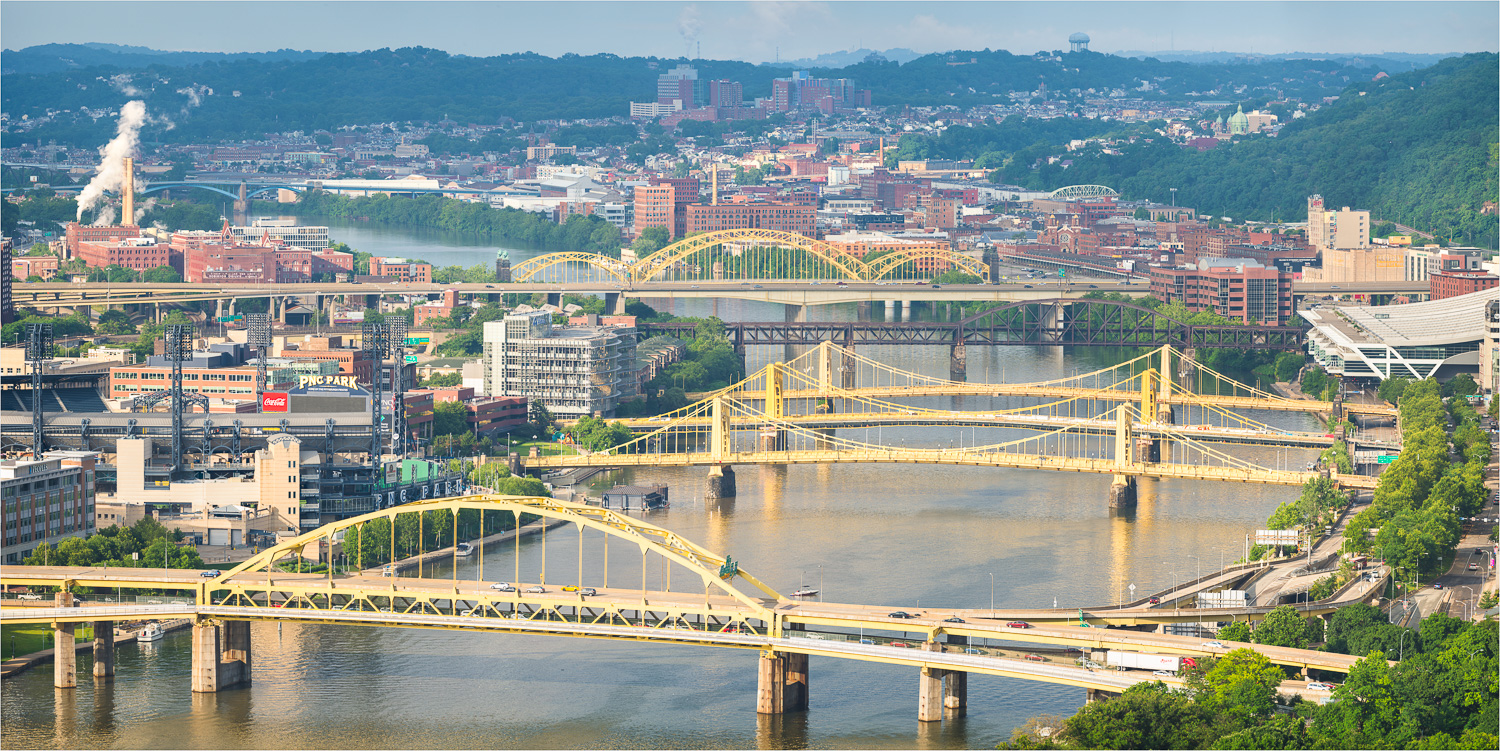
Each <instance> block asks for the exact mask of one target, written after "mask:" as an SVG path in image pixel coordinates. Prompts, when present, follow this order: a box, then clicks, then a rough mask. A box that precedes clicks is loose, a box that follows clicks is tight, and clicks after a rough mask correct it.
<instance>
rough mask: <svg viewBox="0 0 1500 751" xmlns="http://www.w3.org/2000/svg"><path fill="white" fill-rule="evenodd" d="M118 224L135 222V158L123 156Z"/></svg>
mask: <svg viewBox="0 0 1500 751" xmlns="http://www.w3.org/2000/svg"><path fill="white" fill-rule="evenodd" d="M120 224H121V225H122V226H123V225H127V224H135V160H134V159H132V158H131V157H128V156H127V157H125V183H124V184H123V185H122V186H121V187H120Z"/></svg>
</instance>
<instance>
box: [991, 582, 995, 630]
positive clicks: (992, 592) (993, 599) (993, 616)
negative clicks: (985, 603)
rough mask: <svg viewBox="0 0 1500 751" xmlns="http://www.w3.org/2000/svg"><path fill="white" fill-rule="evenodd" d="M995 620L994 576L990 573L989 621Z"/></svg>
mask: <svg viewBox="0 0 1500 751" xmlns="http://www.w3.org/2000/svg"><path fill="white" fill-rule="evenodd" d="M994 618H995V574H994V573H993V572H992V573H990V619H991V620H993V619H994Z"/></svg>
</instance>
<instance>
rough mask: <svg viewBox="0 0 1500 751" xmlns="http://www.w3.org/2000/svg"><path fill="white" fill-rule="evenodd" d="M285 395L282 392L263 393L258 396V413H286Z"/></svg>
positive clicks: (286, 400)
mask: <svg viewBox="0 0 1500 751" xmlns="http://www.w3.org/2000/svg"><path fill="white" fill-rule="evenodd" d="M287 403H288V399H287V395H286V392H284V391H264V392H261V395H260V411H262V412H285V411H287Z"/></svg>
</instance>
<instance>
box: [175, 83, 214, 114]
mask: <svg viewBox="0 0 1500 751" xmlns="http://www.w3.org/2000/svg"><path fill="white" fill-rule="evenodd" d="M177 93H179V94H181V95H183V96H185V97H187V98H188V103H187V106H185V107H183V108H182V111H183V112H184V113H186V112H187V111H188V110H190V109H193V108H195V107H197V106H199V105H201V104H203V97H204V96H205V95H208V94H212V93H214V90H213V89H210V88H209V87H207V86H204V85H203V84H201V83H195V84H193V85H192V86H184V87H182V88H180V89H178V90H177Z"/></svg>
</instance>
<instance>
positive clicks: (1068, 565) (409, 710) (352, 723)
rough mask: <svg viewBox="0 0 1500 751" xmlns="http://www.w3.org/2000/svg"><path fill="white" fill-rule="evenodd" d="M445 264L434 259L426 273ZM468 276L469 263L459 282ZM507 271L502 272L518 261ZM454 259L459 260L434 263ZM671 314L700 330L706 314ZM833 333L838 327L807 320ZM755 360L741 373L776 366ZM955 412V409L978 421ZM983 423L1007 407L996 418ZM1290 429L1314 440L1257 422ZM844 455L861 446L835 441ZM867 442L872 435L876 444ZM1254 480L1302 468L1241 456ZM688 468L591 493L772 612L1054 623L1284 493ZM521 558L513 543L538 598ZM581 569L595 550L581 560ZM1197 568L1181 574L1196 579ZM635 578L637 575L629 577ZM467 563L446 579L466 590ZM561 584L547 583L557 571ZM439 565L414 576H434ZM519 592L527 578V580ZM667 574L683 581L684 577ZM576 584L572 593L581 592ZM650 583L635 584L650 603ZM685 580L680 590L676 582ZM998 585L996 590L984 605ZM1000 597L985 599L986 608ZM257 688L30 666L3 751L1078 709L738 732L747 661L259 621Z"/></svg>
mask: <svg viewBox="0 0 1500 751" xmlns="http://www.w3.org/2000/svg"><path fill="white" fill-rule="evenodd" d="M333 235H334V238H335V239H338V240H343V241H344V242H348V243H349V244H350V245H351V246H353V247H355V248H356V249H359V250H366V251H369V252H376V250H377V249H378V250H379V251H380V252H385V253H390V254H392V255H396V254H402V255H411V256H416V257H421V258H426V259H428V260H430V261H433V262H437V263H450V262H452V263H461V264H466V265H472V264H473V263H480V262H484V260H485V259H486V258H488V259H493V257H494V253H493V246H473V245H465V244H461V243H458V242H449V241H448V240H444V239H442V238H435V237H431V236H426V237H423V236H419V235H418V234H416V233H409V232H402V231H391V230H387V229H381V228H373V227H365V226H358V227H348V228H340V229H338V230H337V231H335V232H334V233H333ZM445 254H447V255H445ZM470 257H472V258H473V259H475V260H472V261H469V260H459V259H467V258H470ZM513 257H515V256H513ZM449 259H454V260H452V261H450V260H449ZM677 305H678V308H677V309H674V310H673V312H677V313H680V314H699V315H701V314H706V313H709V312H712V310H713V307H714V303H713V302H711V301H683V302H680V303H677ZM718 310H719V314H720V315H721V316H723V317H725V318H726V319H728V320H778V319H779V318H780V315H781V311H780V309H779V308H777V307H776V306H769V305H761V304H754V303H742V302H735V301H721V302H720V303H719V304H718ZM811 313H812V315H813V316H814V318H825V317H827V318H833V319H846V318H845V317H846V316H851V315H854V314H855V310H854V308H853V307H852V306H849V307H833V308H814V309H812V311H811ZM861 352H862V354H864V355H866V356H868V357H871V358H874V359H876V360H880V361H882V362H886V363H889V364H892V365H895V366H897V367H901V368H905V369H908V370H913V371H918V372H922V373H926V374H929V375H936V376H943V377H946V376H947V367H948V361H947V356H948V352H947V348H945V347H911V348H893V347H870V348H865V349H862V350H861ZM779 354H780V350H779V348H775V349H773V348H757V349H755V350H752V351H751V352H750V353H749V356H748V359H749V362H748V367H749V368H750V369H751V370H754V369H755V368H758V367H759V366H760V365H761V364H763V363H764V362H765V361H767V360H769V359H771V358H773V357H777V356H779ZM1128 356H1129V355H1128V354H1127V353H1123V352H1115V351H1109V350H1084V349H1059V348H1021V347H999V348H988V349H981V348H978V347H975V348H971V349H970V350H969V371H968V372H969V378H970V380H973V381H985V380H996V381H998V380H1000V377H1001V375H1002V374H1003V375H1004V377H1005V380H1008V381H1023V380H1043V379H1047V378H1055V377H1058V376H1061V375H1065V374H1068V373H1070V372H1072V371H1073V370H1084V371H1090V370H1094V369H1096V368H1098V367H1101V366H1105V365H1109V364H1113V363H1115V362H1119V361H1121V360H1123V359H1125V358H1126V357H1128ZM990 404H991V400H989V399H978V398H970V400H969V401H967V402H964V405H965V408H973V409H985V408H987V407H988V406H989V405H990ZM995 404H996V405H999V404H1000V402H995ZM1253 416H1254V417H1257V418H1259V419H1262V420H1264V421H1266V422H1269V423H1271V424H1274V425H1279V426H1284V427H1287V428H1294V429H1301V430H1308V429H1312V427H1313V426H1314V422H1313V421H1312V419H1311V418H1309V417H1305V416H1302V415H1292V414H1279V413H1276V414H1267V413H1260V414H1255V415H1253ZM961 433H964V431H958V430H954V429H948V430H944V429H939V428H907V429H885V430H884V432H883V434H882V435H881V436H880V438H882V439H883V440H885V441H886V442H888V443H889V442H892V441H895V440H898V437H899V439H900V440H905V441H907V442H909V445H914V446H915V445H936V444H939V443H942V444H946V443H948V442H950V441H960V442H965V443H970V442H974V441H983V440H985V439H986V438H990V439H993V438H994V437H995V436H998V435H1000V434H1001V432H1000V431H995V432H994V433H993V434H992V435H990V436H987V435H986V433H985V431H983V430H980V431H977V432H976V431H972V430H971V431H967V434H966V435H962V434H961ZM840 435H841V436H846V437H853V438H861V439H862V438H863V437H864V435H865V431H840ZM871 438H872V439H874V438H876V436H874V435H871ZM1233 453H1235V454H1236V455H1238V456H1241V457H1243V458H1247V459H1252V460H1256V461H1259V462H1261V463H1263V464H1266V465H1271V464H1274V463H1276V462H1278V461H1282V462H1293V463H1296V462H1305V461H1309V460H1311V458H1312V456H1313V452H1310V451H1293V452H1290V454H1288V453H1287V452H1282V453H1281V454H1280V456H1279V457H1278V456H1277V455H1276V452H1274V451H1273V450H1270V449H1255V448H1237V449H1233ZM704 476H705V473H704V471H703V470H701V469H656V468H642V469H634V470H627V471H622V472H618V473H616V474H615V475H614V476H611V477H598V478H595V479H594V480H593V481H592V483H591V491H590V492H591V493H592V494H594V495H597V494H598V493H599V491H600V490H602V489H605V488H608V487H609V486H610V485H613V484H617V483H618V484H642V483H662V484H666V485H668V486H669V487H670V488H671V498H672V504H671V507H670V508H668V509H664V510H661V511H657V512H653V513H651V514H649V515H648V516H647V519H648V520H649V521H650V522H651V523H653V524H657V525H659V526H663V527H666V528H668V529H671V530H673V531H675V532H678V533H680V534H682V535H683V536H684V537H686V538H687V539H689V540H692V541H694V542H697V543H699V544H701V545H704V546H705V547H707V548H709V549H710V550H714V551H718V552H722V553H728V554H730V555H732V556H733V557H734V558H735V559H736V560H737V561H739V562H740V565H741V567H742V568H743V569H744V570H746V571H749V572H751V573H753V574H755V575H756V576H757V577H759V578H760V579H761V580H762V581H765V582H766V583H767V584H768V585H769V586H771V587H773V588H775V589H777V590H778V591H781V592H787V591H790V590H792V589H795V588H796V587H797V586H798V584H799V583H803V582H805V583H807V584H808V585H810V586H821V588H822V589H823V596H824V597H826V598H827V599H830V600H837V601H844V602H865V603H882V604H889V605H891V606H893V607H896V606H899V607H904V608H907V609H912V608H917V607H932V606H955V607H981V608H982V607H988V606H989V603H990V602H991V597H992V596H993V598H994V599H993V601H994V603H995V605H996V606H998V607H1008V606H1014V607H1051V606H1052V605H1053V604H1054V603H1056V604H1057V605H1059V606H1063V607H1070V606H1074V605H1078V606H1083V605H1092V604H1101V603H1112V602H1117V601H1120V600H1123V599H1124V598H1125V597H1126V596H1127V595H1128V594H1129V590H1128V585H1130V584H1135V585H1136V587H1137V591H1138V592H1141V593H1144V592H1147V591H1154V590H1157V589H1162V588H1164V587H1166V586H1168V585H1170V584H1172V583H1173V581H1174V580H1184V579H1190V578H1193V577H1194V576H1196V575H1197V571H1198V567H1199V566H1202V567H1203V569H1204V570H1207V569H1210V568H1213V567H1215V566H1218V565H1219V563H1220V561H1221V559H1222V560H1225V561H1232V560H1234V559H1235V558H1237V557H1239V556H1240V555H1241V553H1242V548H1243V544H1244V536H1245V535H1246V534H1247V533H1248V532H1250V531H1251V530H1252V529H1254V528H1256V527H1258V526H1260V525H1262V523H1263V522H1264V520H1265V518H1266V516H1267V515H1268V514H1269V513H1270V512H1271V511H1272V509H1274V508H1275V506H1276V505H1277V504H1278V503H1281V502H1284V501H1286V500H1290V499H1292V498H1294V497H1296V495H1297V491H1296V490H1295V489H1292V488H1275V487H1263V486H1249V485H1237V484H1214V483H1194V482H1186V481H1153V480H1143V481H1142V482H1141V486H1140V494H1139V495H1140V499H1139V505H1138V506H1137V508H1136V509H1135V511H1134V512H1133V513H1128V514H1120V513H1112V512H1111V511H1110V509H1109V508H1108V505H1107V501H1106V496H1107V488H1108V485H1109V481H1110V478H1109V477H1108V476H1094V475H1075V474H1070V473H1049V472H1023V471H1013V470H994V469H982V468H965V467H943V466H925V465H873V466H872V465H833V466H792V467H784V468H780V467H741V468H739V470H738V485H739V494H738V496H737V497H736V498H734V499H732V500H727V501H719V502H713V503H709V502H706V501H705V500H704V498H703V491H704V485H705V480H704ZM550 538H551V539H549V541H548V543H547V549H548V559H549V560H550V561H551V562H552V565H553V566H554V568H553V574H552V577H553V578H552V580H551V581H558V582H559V583H561V584H567V583H572V580H573V577H576V575H577V572H576V560H577V553H578V551H577V547H576V546H577V544H578V542H577V538H576V536H575V535H573V534H572V533H571V532H570V531H569V532H565V533H554V534H552V535H550ZM624 547H625V546H623V545H621V546H617V548H616V549H612V550H611V551H610V559H611V561H615V559H616V556H617V555H619V556H624V557H622V558H620V560H619V562H617V563H615V564H614V565H612V566H611V567H610V568H611V572H612V573H611V578H610V582H611V584H612V585H615V586H622V585H623V586H630V583H631V581H632V579H631V576H632V575H631V574H628V573H623V572H630V571H632V570H634V571H635V572H636V573H634V574H633V577H634V578H633V581H634V582H635V583H636V584H639V582H640V578H641V574H640V573H639V565H640V564H639V556H638V555H636V554H635V553H632V552H630V551H622V550H620V548H624ZM540 550H541V545H540V542H539V541H538V540H537V539H536V538H528V539H527V540H526V541H524V542H523V543H522V544H521V548H520V554H521V558H522V560H521V564H522V567H523V578H526V579H527V580H528V581H529V580H534V578H535V573H534V571H535V569H536V568H537V567H538V566H539V565H540ZM584 554H585V560H586V563H585V569H586V571H597V570H598V568H599V566H598V563H599V560H600V558H601V557H602V551H601V550H599V545H598V542H597V539H591V540H588V541H586V542H585V543H584ZM513 556H514V552H513V549H510V548H504V549H498V550H487V551H486V557H485V566H486V567H487V568H488V569H489V570H488V571H487V572H486V573H487V574H488V578H490V579H495V578H508V576H509V573H508V572H510V571H512V569H513V567H514V566H515V559H514V557H513ZM1193 556H1197V558H1194V557H1193ZM632 560H633V561H634V568H632V566H631V565H629V562H630V561H632ZM477 565H478V562H477V560H476V561H467V562H464V563H462V564H460V566H461V568H460V570H459V572H458V575H459V576H460V577H464V578H475V577H476V575H477V570H476V568H477ZM559 569H560V570H561V571H562V574H561V575H560V576H561V580H559V574H557V573H556V572H557V571H558V570H559ZM450 572H451V569H449V568H446V567H443V566H439V567H438V569H437V570H436V571H430V572H429V575H437V576H446V575H450ZM525 572H533V573H532V574H531V575H530V576H527V574H526V573H525ZM679 575H681V572H679ZM592 576H594V574H586V575H585V581H584V584H585V585H588V584H596V582H595V581H591V580H590V577H592ZM663 576H664V574H663V573H662V572H661V571H659V570H658V569H657V568H654V567H653V568H651V569H649V570H648V572H647V577H648V579H650V580H652V582H653V583H657V582H658V580H659V578H660V577H663ZM684 580H685V579H683V580H679V581H684ZM992 582H993V588H992V584H991V583H992ZM992 592H993V595H992ZM252 635H253V640H254V683H253V684H252V685H251V686H249V687H248V688H242V689H231V690H228V691H225V692H223V693H221V694H218V695H205V696H194V695H193V694H192V693H191V692H190V691H189V676H188V671H189V662H190V660H189V655H190V645H189V634H188V632H178V633H174V634H170V635H168V636H167V637H166V638H165V639H163V640H162V641H161V642H159V643H158V644H157V645H155V646H129V647H123V648H122V649H121V650H120V651H119V654H118V657H117V671H118V675H117V677H116V678H115V679H114V680H113V681H112V682H108V683H101V684H95V682H94V681H93V680H92V679H90V678H89V677H88V675H89V670H90V665H91V662H90V659H89V658H88V657H87V656H80V659H79V664H78V670H79V675H80V681H79V687H78V688H77V689H75V690H72V691H55V690H54V689H53V688H52V686H51V670H50V669H49V668H47V667H42V668H39V669H34V670H32V671H29V672H27V673H24V674H22V675H21V676H18V677H16V678H13V679H10V680H7V681H6V682H5V684H4V686H3V689H0V715H3V717H4V718H5V719H4V723H3V729H0V745H3V746H4V747H6V748H81V747H88V748H329V747H331V748H422V747H430V748H439V747H453V748H479V747H488V748H497V747H503V748H538V747H540V748H573V747H577V748H642V747H645V748H685V747H698V748H735V747H764V748H802V747H819V748H971V747H985V748H989V747H993V746H994V744H995V743H997V742H999V741H1001V740H1005V739H1007V738H1009V737H1010V734H1011V731H1012V729H1013V728H1015V727H1017V726H1018V725H1020V724H1021V723H1023V722H1024V721H1025V720H1026V719H1027V718H1029V717H1032V716H1035V715H1040V714H1055V715H1068V714H1071V713H1073V712H1074V711H1076V710H1077V709H1078V708H1079V707H1080V706H1082V705H1083V702H1084V691H1083V690H1082V689H1076V688H1070V687H1063V686H1054V685H1051V684H1045V683H1034V682H1027V681H1020V680H1012V679H1005V678H996V677H990V676H978V675H976V676H974V677H973V678H972V679H971V680H970V682H969V712H968V716H967V717H965V718H961V719H957V720H947V721H944V722H942V723H931V724H924V723H918V722H917V720H916V702H917V681H916V675H915V670H913V669H911V668H900V667H892V666H887V665H882V664H874V663H861V662H853V661H844V660H836V659H831V658H816V657H815V658H813V659H812V660H811V665H810V668H811V680H810V685H811V692H810V696H811V702H810V703H811V708H810V709H809V710H808V711H807V712H806V713H798V714H792V715H788V716H786V717H785V718H783V719H778V720H768V719H766V718H763V717H759V716H757V714H756V713H755V686H756V655H755V653H754V652H747V651H740V650H718V649H713V648H700V647H673V646H663V645H651V644H644V643H616V642H606V641H594V640H585V639H567V638H555V637H532V636H507V635H485V634H465V633H450V632H441V631H422V630H395V629H365V628H358V627H339V626H322V625H295V624H286V625H285V626H282V627H278V626H277V625H275V624H267V623H255V624H253V625H252Z"/></svg>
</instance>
